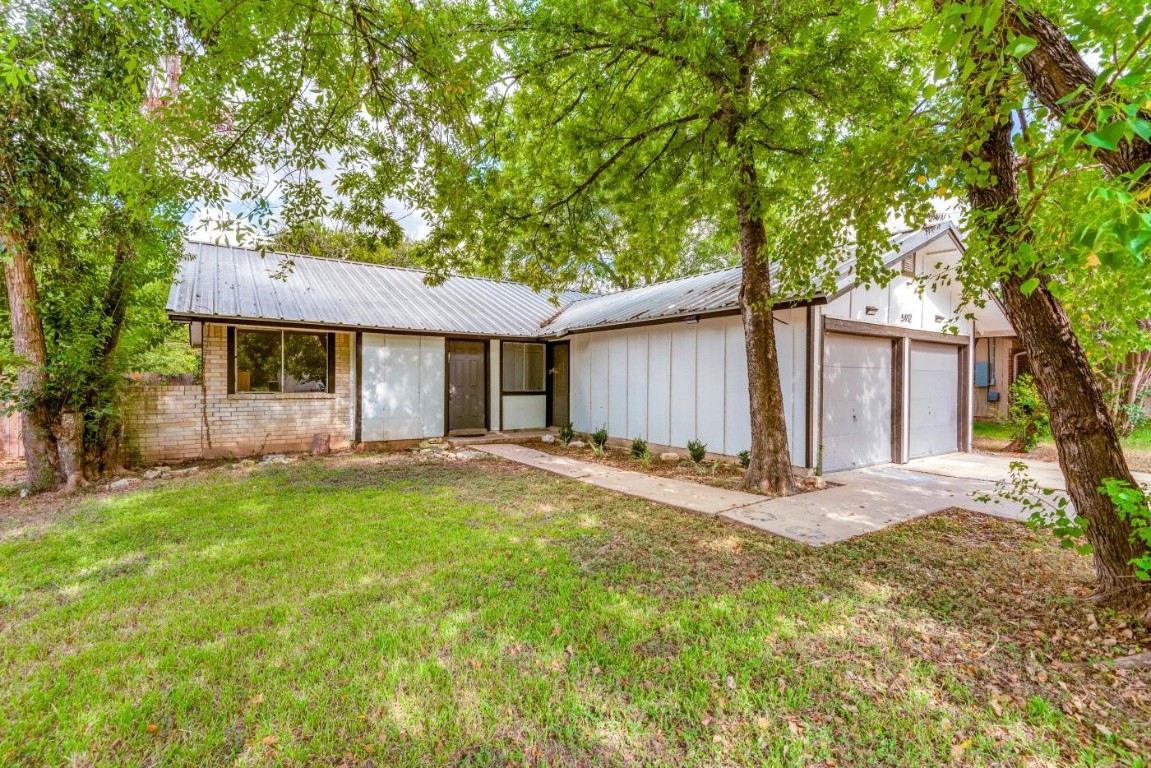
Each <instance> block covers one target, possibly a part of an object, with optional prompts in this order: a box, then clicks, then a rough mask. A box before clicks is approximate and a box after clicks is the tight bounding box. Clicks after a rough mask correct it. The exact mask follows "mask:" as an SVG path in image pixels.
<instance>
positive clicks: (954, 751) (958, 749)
mask: <svg viewBox="0 0 1151 768" xmlns="http://www.w3.org/2000/svg"><path fill="white" fill-rule="evenodd" d="M970 746H971V739H966V740H964V741H961V742H959V743H958V744H956V745H955V746H953V747H952V748H951V757H952V759H958V758H960V757H962V756H963V753H964V752H966V751H967V748H968V747H970Z"/></svg>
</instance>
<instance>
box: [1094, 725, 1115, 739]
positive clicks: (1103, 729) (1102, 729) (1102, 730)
mask: <svg viewBox="0 0 1151 768" xmlns="http://www.w3.org/2000/svg"><path fill="white" fill-rule="evenodd" d="M1095 730H1097V731H1099V733H1101V734H1103V736H1104V737H1105V738H1111V737H1112V736H1113V735H1114V734H1113V733H1112V732H1111V729H1110V728H1108V727H1107V726H1105V725H1103V723H1096V724H1095Z"/></svg>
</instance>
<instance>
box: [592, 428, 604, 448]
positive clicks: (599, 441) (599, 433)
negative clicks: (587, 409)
mask: <svg viewBox="0 0 1151 768" xmlns="http://www.w3.org/2000/svg"><path fill="white" fill-rule="evenodd" d="M591 444H592V445H593V446H599V447H600V448H603V447H604V446H605V445H607V425H606V424H604V425H603V426H602V427H600V428H599V429H597V430H596V431H595V432H592V433H591Z"/></svg>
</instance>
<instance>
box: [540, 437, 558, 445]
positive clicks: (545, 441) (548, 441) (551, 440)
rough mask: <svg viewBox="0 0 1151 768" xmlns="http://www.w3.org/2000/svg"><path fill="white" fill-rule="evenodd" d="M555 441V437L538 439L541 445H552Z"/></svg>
mask: <svg viewBox="0 0 1151 768" xmlns="http://www.w3.org/2000/svg"><path fill="white" fill-rule="evenodd" d="M555 441H556V436H555V435H544V436H543V437H541V438H540V442H541V443H554V442H555Z"/></svg>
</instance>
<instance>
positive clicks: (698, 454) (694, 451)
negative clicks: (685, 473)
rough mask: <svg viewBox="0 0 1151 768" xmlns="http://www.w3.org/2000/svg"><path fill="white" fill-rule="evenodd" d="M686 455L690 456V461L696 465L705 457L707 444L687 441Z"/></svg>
mask: <svg viewBox="0 0 1151 768" xmlns="http://www.w3.org/2000/svg"><path fill="white" fill-rule="evenodd" d="M687 453H688V455H689V456H691V460H692V461H694V462H695V463H696V464H698V463H700V462H701V461H703V457H704V456H706V455H707V443H701V442H700V441H698V440H689V441H688V443H687Z"/></svg>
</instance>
